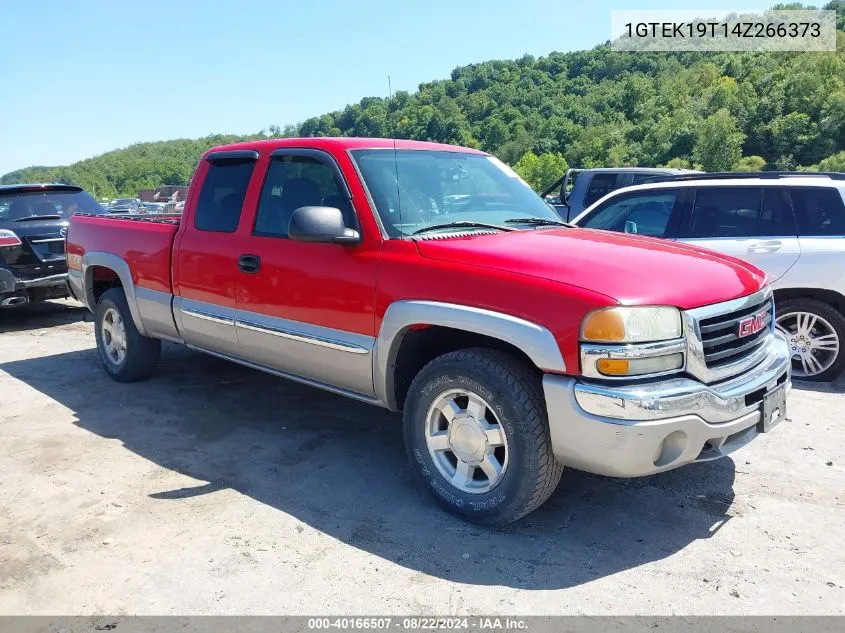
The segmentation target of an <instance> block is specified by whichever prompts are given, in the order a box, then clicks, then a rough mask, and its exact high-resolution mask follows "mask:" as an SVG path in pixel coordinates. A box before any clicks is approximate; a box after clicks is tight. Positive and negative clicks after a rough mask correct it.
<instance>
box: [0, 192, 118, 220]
mask: <svg viewBox="0 0 845 633" xmlns="http://www.w3.org/2000/svg"><path fill="white" fill-rule="evenodd" d="M74 213H93V214H97V215H99V214H102V213H103V207H101V206H100V204H99V203H98V202H97V201H96V200H94V198H92V197H91V196H90V195H88V194H87V193H85V192H84V191H50V190H48V191H43V192H42V191H38V192H22V193H11V194H5V195H4V194H0V220H10V221H15V220H21V219H23V218H29V217H33V216H46V217H53V216H55V217H57V218H69V217H70V216H72V215H73V214H74Z"/></svg>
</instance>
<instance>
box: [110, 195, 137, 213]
mask: <svg viewBox="0 0 845 633" xmlns="http://www.w3.org/2000/svg"><path fill="white" fill-rule="evenodd" d="M109 206H110V207H111V208H115V207H117V208H126V209H132V210H133V211H139V210H140V209H141V201H140V200H139V199H138V198H118V199H116V200H112V201H111V204H110V205H109Z"/></svg>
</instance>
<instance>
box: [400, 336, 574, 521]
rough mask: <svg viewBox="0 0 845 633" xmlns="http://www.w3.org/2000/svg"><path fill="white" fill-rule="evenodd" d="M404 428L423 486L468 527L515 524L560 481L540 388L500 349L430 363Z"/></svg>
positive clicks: (410, 400)
mask: <svg viewBox="0 0 845 633" xmlns="http://www.w3.org/2000/svg"><path fill="white" fill-rule="evenodd" d="M403 423H404V432H405V444H406V447H407V450H408V454H409V456H410V458H411V463H412V464H413V466H414V469H415V470H416V472H417V474H418V475H419V476H420V478H421V479H422V481H423V483H424V485H425V486H426V487H427V488H428V489H429V491H430V492H431V493H432V494H433V495H434V496H435V498H436V499H437V500H438V501H439V502H440V503H441V504H443V506H444V507H445V508H446V509H447V510H449V511H450V512H452V513H454V514H457V515H459V516H461V517H462V518H464V519H467V520H469V521H473V522H475V523H481V524H485V525H499V524H504V523H509V522H511V521H515V520H516V519H519V518H520V517H522V516H524V515H526V514H528V513H529V512H531V511H532V510H534V509H536V508H538V507H539V506H540V505H542V504H543V502H545V501H546V499H548V498H549V496H550V495H551V494H552V492H554V490H555V488H556V487H557V484H558V481H559V480H560V476H561V472H562V470H563V467H562V466H561V465H560V464H559V463H558V462H557V460H556V459H555V457H554V455H553V454H552V447H551V440H550V439H549V429H548V421H547V418H546V409H545V401H544V398H543V394H542V390H541V388H540V381H539V379H538V377H537V375H536V374H535V373H534V372H532V371H531V369H530V368H529V367H527V366H526V365H525V364H524V363H522V362H520V361H519V360H517V359H515V358H513V357H512V356H510V355H508V354H505V353H503V352H500V351H498V350H491V349H486V348H475V349H466V350H459V351H456V352H450V353H448V354H444V355H443V356H440V357H439V358H436V359H435V360H433V361H431V362H430V363H429V364H428V365H426V366H425V367H424V368H423V369H422V370H421V371H420V373H419V374H418V375H417V376H416V378H415V379H414V381H413V383H412V384H411V387H410V390H409V393H408V397H407V399H406V402H405V410H404V416H403Z"/></svg>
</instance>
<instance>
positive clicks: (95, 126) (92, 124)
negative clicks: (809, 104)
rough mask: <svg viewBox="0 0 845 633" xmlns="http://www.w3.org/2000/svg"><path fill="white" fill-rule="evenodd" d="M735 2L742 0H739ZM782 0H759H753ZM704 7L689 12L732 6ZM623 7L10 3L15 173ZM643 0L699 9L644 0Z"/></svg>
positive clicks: (313, 1) (264, 110)
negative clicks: (21, 169)
mask: <svg viewBox="0 0 845 633" xmlns="http://www.w3.org/2000/svg"><path fill="white" fill-rule="evenodd" d="M734 1H735V0H734ZM772 2H773V0H767V1H765V2H763V1H760V0H743V1H742V7H741V8H743V9H760V8H766V7H768V6H770V5H771V4H772ZM724 4H728V3H724V2H723V1H722V2H720V1H715V2H710V1H708V0H695V2H692V3H690V6H689V8H696V9H722V8H723V5H724ZM629 5H630V3H629V2H626V1H622V0H592V1H591V2H587V3H586V4H584V3H581V2H572V1H571V0H570V1H568V2H563V1H561V0H556V1H555V0H484V1H483V2H482V1H477V2H461V1H460V0H446V1H444V0H425V1H424V2H420V1H416V0H332V1H329V0H307V1H306V0H275V1H273V0H267V1H264V0H241V1H240V2H232V1H231V0H230V1H225V2H224V1H223V0H203V1H197V0H169V1H162V0H144V1H137V0H135V1H134V2H133V1H120V2H114V1H113V0H78V1H77V2H72V3H71V2H67V0H64V1H62V0H52V1H45V0H41V1H39V2H33V1H32V0H6V1H5V2H3V6H2V7H0V16H2V23H3V25H4V28H3V36H2V41H0V77H2V82H3V87H4V89H3V91H2V93H0V175H2V174H4V173H6V172H8V171H11V170H13V169H17V168H20V167H25V166H29V165H63V164H68V163H71V162H74V161H76V160H80V159H83V158H88V157H90V156H95V155H97V154H100V153H102V152H104V151H108V150H111V149H117V148H119V147H125V146H127V145H129V144H131V143H135V142H140V141H155V140H164V139H171V138H185V137H187V138H193V137H198V136H204V135H207V134H212V133H217V132H220V133H238V134H246V133H252V132H256V131H258V130H260V129H262V128H265V127H267V126H269V125H271V124H278V125H285V124H287V123H296V122H298V121H302V120H304V119H306V118H308V117H310V116H314V115H319V114H322V113H323V112H328V111H331V110H336V109H338V108H341V107H343V106H344V105H346V104H347V103H350V102H356V101H359V100H360V99H361V98H362V97H365V96H372V95H379V96H382V95H386V94H387V76H388V75H390V76H391V78H392V83H393V89H394V90H397V89H404V90H408V91H412V92H413V91H414V90H416V88H417V86H418V85H419V84H420V82H423V81H429V80H432V79H441V78H447V77H448V76H449V72H450V71H451V70H452V69H453V68H454V67H455V66H459V65H464V64H468V63H472V62H480V61H485V60H488V59H508V58H515V57H519V56H521V55H523V54H524V53H529V54H531V55H534V56H540V55H545V54H548V53H549V52H551V51H569V50H579V49H584V48H591V47H592V46H595V45H596V44H599V43H601V42H604V41H605V40H607V39H608V38H609V31H610V11H611V9H614V8H630V6H629ZM636 8H641V9H660V8H667V9H669V8H674V9H678V8H687V7H682V6H679V3H678V2H677V0H675V1H671V0H637V2H636Z"/></svg>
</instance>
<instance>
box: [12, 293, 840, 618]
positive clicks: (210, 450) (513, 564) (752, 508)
mask: <svg viewBox="0 0 845 633" xmlns="http://www.w3.org/2000/svg"><path fill="white" fill-rule="evenodd" d="M92 329H93V328H92V325H91V324H90V323H84V322H82V310H81V309H79V308H78V307H75V304H72V303H65V302H54V303H51V304H46V305H43V306H40V307H30V308H29V309H27V310H24V311H17V312H9V311H6V312H0V332H2V334H0V613H1V614H13V613H14V614H24V613H40V614H167V613H176V614H194V613H229V614H233V613H254V614H263V613H276V614H283V613H284V614H323V613H355V614H363V613H420V614H425V613H429V614H430V613H438V614H466V613H470V614H471V613H482V612H483V613H513V614H541V613H542V614H546V613H567V614H568V613H592V614H598V613H612V614H630V613H655V614H675V613H677V614H740V613H768V614H809V613H816V614H822V613H825V614H834V613H836V614H845V547H843V536H845V474H844V469H843V466H845V450H843V449H845V424H843V421H842V419H843V418H842V413H841V412H842V410H843V404H845V401H843V398H845V396H843V393H845V382H842V383H840V384H839V385H834V386H833V387H822V388H819V387H816V386H808V385H796V389H795V390H794V391H793V393H792V396H791V399H790V417H791V418H792V419H791V422H788V423H784V424H782V425H781V426H779V427H778V428H777V429H776V430H775V431H774V432H773V433H771V434H769V435H767V436H763V437H760V438H758V439H757V440H756V441H755V442H753V443H752V444H750V445H749V446H747V447H745V448H744V449H742V450H741V451H740V452H738V453H736V454H735V455H734V456H733V457H732V459H723V460H720V461H718V462H713V463H710V464H702V465H697V466H691V467H687V468H684V469H681V470H678V471H674V472H670V473H666V474H663V475H659V476H655V477H650V478H645V479H639V480H630V481H626V480H615V479H609V478H603V477H595V476H591V475H586V474H583V473H579V472H576V471H567V472H565V473H564V480H563V483H562V484H561V486H560V488H559V489H558V491H557V492H556V494H555V495H554V496H553V497H552V499H551V501H550V502H549V503H548V504H547V505H546V506H545V507H544V508H543V509H541V510H540V511H538V512H536V513H535V514H533V515H531V516H530V517H528V518H527V519H526V520H523V521H522V522H520V523H519V524H517V525H515V526H513V527H510V528H507V529H503V530H487V529H481V528H477V527H474V526H470V525H467V524H465V523H462V522H461V521H459V520H457V519H454V518H452V517H450V516H449V515H447V514H445V513H443V512H442V511H440V510H439V509H438V508H437V507H436V506H435V505H434V504H433V503H432V502H431V501H430V499H429V497H428V495H427V493H425V492H424V491H422V490H420V489H419V488H417V486H416V485H415V484H414V482H413V480H412V479H411V476H410V475H411V473H410V471H409V469H408V467H407V466H406V463H405V456H404V453H403V451H402V444H401V433H400V427H399V423H398V418H396V417H395V416H393V415H390V414H387V413H385V412H383V411H381V410H379V409H376V408H373V407H370V406H367V405H364V404H359V403H356V402H352V401H349V400H345V399H342V398H340V397H337V396H333V395H329V394H326V393H323V392H320V391H316V390H313V389H310V388H308V387H304V386H300V385H296V384H292V383H289V382H285V381H282V380H279V379H276V378H273V377H269V376H265V375H263V374H260V373H258V372H255V371H251V370H248V369H244V368H241V367H238V366H235V365H232V364H229V363H226V362H224V361H221V360H217V359H214V358H210V357H206V356H203V355H201V354H198V353H194V352H192V351H190V350H186V349H183V348H180V347H177V346H173V345H168V346H166V347H165V349H164V352H163V359H162V366H161V369H160V371H159V373H158V375H157V376H156V377H155V378H154V379H152V380H151V381H149V382H145V383H136V384H131V385H122V384H118V383H116V382H113V381H112V380H110V379H109V378H107V376H106V375H105V373H104V372H103V370H102V369H101V368H100V364H99V361H98V359H97V356H96V352H95V351H94V349H93V347H94V346H93V335H92Z"/></svg>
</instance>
